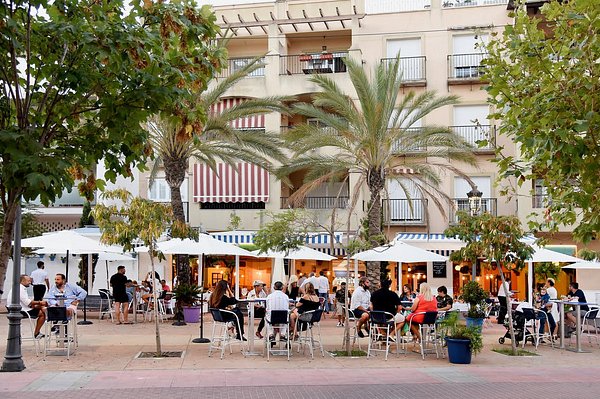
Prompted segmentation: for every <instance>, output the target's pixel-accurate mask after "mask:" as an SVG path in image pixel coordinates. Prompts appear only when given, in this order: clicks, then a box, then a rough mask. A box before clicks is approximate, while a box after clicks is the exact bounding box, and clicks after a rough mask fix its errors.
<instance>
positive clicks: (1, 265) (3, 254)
mask: <svg viewBox="0 0 600 399" xmlns="http://www.w3.org/2000/svg"><path fill="white" fill-rule="evenodd" d="M17 205H18V204H17V203H15V202H12V203H9V205H8V208H7V209H5V210H4V225H3V226H2V243H1V245H0V290H4V280H5V278H6V270H7V269H8V260H9V259H10V256H11V254H12V251H11V248H12V241H13V234H14V228H15V219H16V217H17Z"/></svg>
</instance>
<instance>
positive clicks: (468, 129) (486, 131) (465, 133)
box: [450, 125, 496, 151]
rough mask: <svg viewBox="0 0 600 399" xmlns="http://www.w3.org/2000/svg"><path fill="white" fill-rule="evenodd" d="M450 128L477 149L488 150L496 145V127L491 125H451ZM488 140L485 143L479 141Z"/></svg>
mask: <svg viewBox="0 0 600 399" xmlns="http://www.w3.org/2000/svg"><path fill="white" fill-rule="evenodd" d="M450 128H451V129H452V130H453V131H454V132H455V133H456V134H458V135H459V136H461V137H462V138H463V139H464V140H465V141H466V142H467V143H469V144H471V145H473V146H474V147H475V151H488V150H492V149H494V147H495V145H496V127H495V126H491V125H466V126H450ZM483 140H487V143H486V144H485V145H481V146H480V145H479V144H478V142H480V141H483Z"/></svg>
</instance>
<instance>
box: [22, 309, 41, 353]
mask: <svg viewBox="0 0 600 399" xmlns="http://www.w3.org/2000/svg"><path fill="white" fill-rule="evenodd" d="M40 312H42V310H41V309H40ZM23 313H25V314H26V315H27V316H23V319H27V320H28V321H29V332H30V334H29V335H23V329H22V328H21V341H31V342H33V349H34V350H35V355H36V356H39V355H40V339H38V338H36V337H35V325H36V323H37V320H36V319H32V318H31V315H30V314H29V313H28V312H23ZM23 313H21V314H23ZM21 326H23V323H21Z"/></svg>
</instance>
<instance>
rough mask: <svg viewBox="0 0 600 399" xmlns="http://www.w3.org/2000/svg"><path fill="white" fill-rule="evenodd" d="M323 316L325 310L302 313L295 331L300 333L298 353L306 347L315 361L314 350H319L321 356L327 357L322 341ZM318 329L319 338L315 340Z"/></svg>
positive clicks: (297, 320)
mask: <svg viewBox="0 0 600 399" xmlns="http://www.w3.org/2000/svg"><path fill="white" fill-rule="evenodd" d="M322 315H323V309H317V310H310V311H308V312H304V313H302V314H301V315H300V316H298V318H297V319H296V328H295V330H296V331H298V332H299V336H298V341H297V342H298V353H300V347H301V346H304V349H305V350H306V347H307V346H308V348H309V349H310V357H311V358H313V359H314V357H315V356H314V350H315V349H317V348H319V349H320V350H321V355H322V356H323V357H325V351H324V350H323V343H322V341H321V326H320V323H319V322H320V321H321V316H322ZM315 327H316V330H317V335H318V338H317V339H315V333H314V331H313V330H314V329H315Z"/></svg>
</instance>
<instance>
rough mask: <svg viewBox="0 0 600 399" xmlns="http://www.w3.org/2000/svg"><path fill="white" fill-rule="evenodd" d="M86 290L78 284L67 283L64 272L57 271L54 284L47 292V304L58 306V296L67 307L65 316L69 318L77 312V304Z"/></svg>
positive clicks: (85, 294) (84, 295)
mask: <svg viewBox="0 0 600 399" xmlns="http://www.w3.org/2000/svg"><path fill="white" fill-rule="evenodd" d="M86 296H87V291H86V290H84V289H83V288H81V287H80V286H78V285H75V284H71V283H67V278H66V277H65V275H64V274H62V273H58V274H57V275H56V276H55V277H54V286H52V288H50V291H49V292H48V305H49V306H58V304H59V298H63V301H64V306H65V307H66V308H67V317H68V318H71V317H73V315H74V314H76V312H77V305H79V303H80V302H81V301H83V300H84V299H85V297H86Z"/></svg>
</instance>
